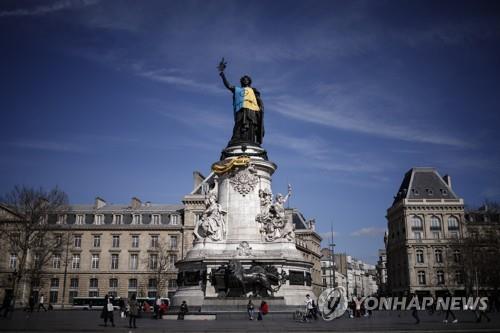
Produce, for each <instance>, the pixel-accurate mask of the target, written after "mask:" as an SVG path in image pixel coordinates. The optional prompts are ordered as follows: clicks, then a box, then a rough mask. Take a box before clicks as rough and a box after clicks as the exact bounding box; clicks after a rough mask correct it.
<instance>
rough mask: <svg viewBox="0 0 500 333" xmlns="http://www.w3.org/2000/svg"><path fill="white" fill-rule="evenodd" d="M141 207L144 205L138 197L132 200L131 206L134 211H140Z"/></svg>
mask: <svg viewBox="0 0 500 333" xmlns="http://www.w3.org/2000/svg"><path fill="white" fill-rule="evenodd" d="M141 205H142V201H141V200H139V199H138V198H137V197H133V198H132V201H131V202H130V206H131V207H132V209H138V208H140V207H141Z"/></svg>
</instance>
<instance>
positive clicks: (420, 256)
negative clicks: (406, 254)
mask: <svg viewBox="0 0 500 333" xmlns="http://www.w3.org/2000/svg"><path fill="white" fill-rule="evenodd" d="M417 263H418V264H423V263H424V250H417Z"/></svg>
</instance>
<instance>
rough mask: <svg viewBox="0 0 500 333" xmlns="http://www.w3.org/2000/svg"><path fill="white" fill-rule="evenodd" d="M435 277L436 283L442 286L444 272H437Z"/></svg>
mask: <svg viewBox="0 0 500 333" xmlns="http://www.w3.org/2000/svg"><path fill="white" fill-rule="evenodd" d="M436 277H437V283H438V284H439V285H441V284H444V272H443V271H437V273H436Z"/></svg>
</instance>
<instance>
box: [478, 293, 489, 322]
mask: <svg viewBox="0 0 500 333" xmlns="http://www.w3.org/2000/svg"><path fill="white" fill-rule="evenodd" d="M489 310H491V297H488V303H487V306H486V308H485V309H482V310H480V309H477V310H476V323H480V322H481V319H482V318H483V317H485V318H486V320H487V321H488V323H489V322H490V321H491V319H490V317H488V315H487V314H486V312H487V311H489Z"/></svg>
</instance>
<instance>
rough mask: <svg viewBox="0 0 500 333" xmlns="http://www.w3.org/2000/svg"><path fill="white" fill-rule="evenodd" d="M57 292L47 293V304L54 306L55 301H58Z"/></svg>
mask: <svg viewBox="0 0 500 333" xmlns="http://www.w3.org/2000/svg"><path fill="white" fill-rule="evenodd" d="M58 294H59V293H58V291H57V290H51V291H50V292H49V302H50V303H52V304H54V303H57V299H58Z"/></svg>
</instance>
